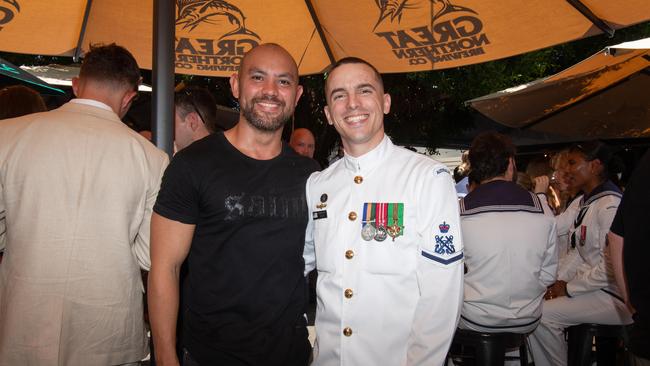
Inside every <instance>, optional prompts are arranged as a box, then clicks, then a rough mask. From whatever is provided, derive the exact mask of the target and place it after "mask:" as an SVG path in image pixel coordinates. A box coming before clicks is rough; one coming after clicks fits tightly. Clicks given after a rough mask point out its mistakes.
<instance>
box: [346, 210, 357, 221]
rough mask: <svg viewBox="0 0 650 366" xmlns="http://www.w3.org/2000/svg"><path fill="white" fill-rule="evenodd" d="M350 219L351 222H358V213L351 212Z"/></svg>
mask: <svg viewBox="0 0 650 366" xmlns="http://www.w3.org/2000/svg"><path fill="white" fill-rule="evenodd" d="M348 219H350V221H354V220H356V219H357V213H356V212H354V211H352V212H350V213H349V214H348Z"/></svg>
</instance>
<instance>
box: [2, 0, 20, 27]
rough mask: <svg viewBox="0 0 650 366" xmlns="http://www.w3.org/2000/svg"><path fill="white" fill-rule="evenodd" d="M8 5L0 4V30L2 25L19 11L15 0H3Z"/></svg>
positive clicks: (18, 5)
mask: <svg viewBox="0 0 650 366" xmlns="http://www.w3.org/2000/svg"><path fill="white" fill-rule="evenodd" d="M3 2H4V3H6V4H9V5H0V30H2V27H3V26H4V25H5V24H7V23H9V22H10V21H12V20H13V19H14V17H15V16H16V13H20V4H18V1H16V0H3Z"/></svg>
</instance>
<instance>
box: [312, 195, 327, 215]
mask: <svg viewBox="0 0 650 366" xmlns="http://www.w3.org/2000/svg"><path fill="white" fill-rule="evenodd" d="M325 207H327V193H323V194H321V195H320V203H318V204H317V205H316V208H317V209H319V210H320V211H314V212H312V213H311V217H312V219H314V220H319V219H326V218H327V210H323V209H324V208H325Z"/></svg>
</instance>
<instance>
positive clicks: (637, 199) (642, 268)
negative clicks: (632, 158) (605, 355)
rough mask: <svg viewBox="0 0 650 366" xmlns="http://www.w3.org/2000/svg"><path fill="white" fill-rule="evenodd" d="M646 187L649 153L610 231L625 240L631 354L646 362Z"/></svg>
mask: <svg viewBox="0 0 650 366" xmlns="http://www.w3.org/2000/svg"><path fill="white" fill-rule="evenodd" d="M649 187H650V151H648V152H646V154H645V155H644V156H643V158H642V159H641V162H640V163H639V164H638V165H637V167H636V170H635V171H634V174H633V175H632V178H631V179H630V181H629V182H628V184H627V186H626V187H625V193H624V194H623V199H622V201H621V204H620V205H619V206H618V211H616V216H615V217H614V221H613V222H612V227H611V231H612V232H613V233H615V234H617V235H619V236H622V237H623V238H624V239H625V242H624V243H625V244H624V246H623V261H624V262H625V275H626V277H627V282H628V287H629V291H630V302H631V303H632V305H633V306H634V308H635V309H636V311H637V313H636V315H635V318H634V321H635V329H634V331H633V334H632V335H631V336H632V337H631V341H632V345H631V346H632V351H633V352H634V353H635V354H637V355H639V356H644V357H645V358H650V284H649V281H650V264H649V263H648V261H649V260H650V222H649V221H648V216H647V214H648V209H650V188H649ZM640 332H641V333H640ZM634 335H639V336H638V337H634Z"/></svg>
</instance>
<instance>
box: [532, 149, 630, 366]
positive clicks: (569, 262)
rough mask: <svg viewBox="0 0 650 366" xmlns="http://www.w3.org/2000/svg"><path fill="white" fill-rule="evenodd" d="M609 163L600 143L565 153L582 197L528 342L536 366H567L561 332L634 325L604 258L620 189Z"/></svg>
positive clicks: (569, 176) (571, 179)
mask: <svg viewBox="0 0 650 366" xmlns="http://www.w3.org/2000/svg"><path fill="white" fill-rule="evenodd" d="M612 158H613V154H612V152H611V150H610V149H609V148H608V147H607V146H606V145H605V144H603V143H601V142H598V141H590V142H586V143H581V144H577V145H574V146H573V147H571V148H570V149H569V152H568V155H567V168H566V178H567V181H568V183H569V184H570V185H571V186H573V187H574V188H575V189H576V190H579V191H581V192H582V193H583V196H582V197H581V198H580V201H579V209H578V210H577V211H576V214H575V217H574V219H573V224H572V225H571V227H570V228H569V235H568V240H569V247H570V249H569V254H568V255H567V256H566V257H565V258H564V259H563V260H562V261H561V262H560V267H559V270H558V281H557V282H556V283H555V284H554V285H553V286H551V287H550V288H549V289H548V291H547V293H546V295H545V298H546V300H547V301H546V302H545V303H544V310H543V314H542V320H541V323H540V324H539V326H538V327H537V329H536V330H535V332H533V334H532V335H531V337H530V341H531V348H532V351H533V358H534V360H535V364H536V365H538V366H544V365H560V366H561V365H566V364H567V345H566V342H565V341H564V336H563V331H564V328H565V327H568V326H571V325H576V324H581V323H597V324H630V323H632V318H631V314H630V313H629V311H628V310H627V308H626V306H625V303H624V302H623V300H622V296H621V291H620V290H619V288H618V286H616V282H615V278H614V274H613V273H612V271H611V266H608V265H607V262H606V261H607V259H606V258H605V246H606V237H607V232H608V231H609V227H610V226H611V223H612V220H613V219H614V215H615V214H616V209H617V207H618V205H619V202H620V201H621V191H620V189H619V188H618V186H616V185H615V184H614V183H612V182H611V181H610V180H609V179H608V176H609V168H610V164H611V163H612Z"/></svg>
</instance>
